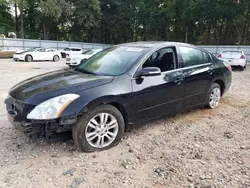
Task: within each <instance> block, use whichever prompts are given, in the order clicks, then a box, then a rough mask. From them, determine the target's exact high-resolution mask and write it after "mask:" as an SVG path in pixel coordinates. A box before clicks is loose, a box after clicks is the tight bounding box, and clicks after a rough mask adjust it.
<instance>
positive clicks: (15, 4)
mask: <svg viewBox="0 0 250 188" xmlns="http://www.w3.org/2000/svg"><path fill="white" fill-rule="evenodd" d="M14 6H15V28H16V35H18V34H19V31H18V20H17V2H16V0H15V3H14Z"/></svg>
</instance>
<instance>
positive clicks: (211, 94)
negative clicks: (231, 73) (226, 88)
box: [206, 83, 222, 109]
mask: <svg viewBox="0 0 250 188" xmlns="http://www.w3.org/2000/svg"><path fill="white" fill-rule="evenodd" d="M217 92H218V93H217ZM221 94H222V92H221V87H220V85H219V84H217V83H213V84H212V85H211V87H210V89H209V91H208V95H207V102H206V103H207V104H206V106H207V107H208V108H209V109H214V108H216V107H217V106H218V104H219V102H220V98H221Z"/></svg>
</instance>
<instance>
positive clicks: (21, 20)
mask: <svg viewBox="0 0 250 188" xmlns="http://www.w3.org/2000/svg"><path fill="white" fill-rule="evenodd" d="M20 24H21V31H20V35H21V38H22V39H24V28H23V0H21V2H20Z"/></svg>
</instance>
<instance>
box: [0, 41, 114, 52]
mask: <svg viewBox="0 0 250 188" xmlns="http://www.w3.org/2000/svg"><path fill="white" fill-rule="evenodd" d="M109 46H110V45H108V44H99V43H83V42H69V41H53V40H31V39H16V38H0V48H3V49H6V50H27V49H29V48H33V47H43V48H54V49H57V50H62V49H64V48H67V47H75V48H82V49H105V48H107V47H109Z"/></svg>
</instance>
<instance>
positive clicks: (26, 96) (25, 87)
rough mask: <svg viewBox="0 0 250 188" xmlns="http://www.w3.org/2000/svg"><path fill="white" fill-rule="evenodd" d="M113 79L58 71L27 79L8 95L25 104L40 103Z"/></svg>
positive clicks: (71, 71)
mask: <svg viewBox="0 0 250 188" xmlns="http://www.w3.org/2000/svg"><path fill="white" fill-rule="evenodd" d="M112 80H113V77H110V76H99V75H92V74H84V73H81V72H78V71H75V70H66V69H65V70H59V71H53V72H49V73H46V74H42V75H38V76H36V77H32V78H30V79H27V80H25V81H23V82H20V83H19V84H17V85H15V86H14V87H13V88H11V90H10V92H9V95H10V96H11V97H13V98H14V99H16V100H19V101H23V102H25V103H27V104H33V105H37V104H40V103H41V102H43V101H45V100H47V99H50V98H52V97H56V96H59V95H63V94H67V93H77V92H80V91H82V90H85V89H89V88H92V87H96V86H99V85H103V84H107V83H110V82H111V81H112Z"/></svg>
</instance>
